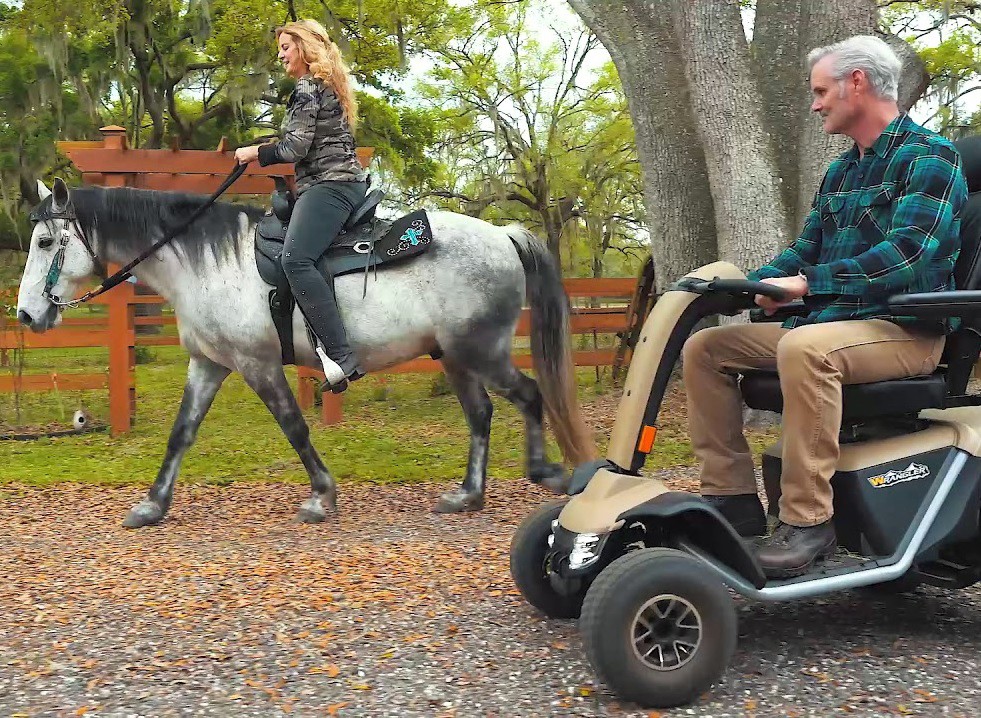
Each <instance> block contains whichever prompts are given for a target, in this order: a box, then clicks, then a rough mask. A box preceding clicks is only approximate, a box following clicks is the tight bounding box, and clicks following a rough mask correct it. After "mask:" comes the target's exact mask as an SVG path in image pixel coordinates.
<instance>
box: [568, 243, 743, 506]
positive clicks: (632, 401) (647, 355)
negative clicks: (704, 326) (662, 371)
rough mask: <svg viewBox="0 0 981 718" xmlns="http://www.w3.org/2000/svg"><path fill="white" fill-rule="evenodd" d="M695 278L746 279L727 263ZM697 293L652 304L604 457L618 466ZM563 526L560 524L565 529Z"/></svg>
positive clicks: (625, 462) (626, 461) (629, 453)
mask: <svg viewBox="0 0 981 718" xmlns="http://www.w3.org/2000/svg"><path fill="white" fill-rule="evenodd" d="M687 276H689V277H696V278H698V279H705V280H710V279H715V278H716V277H720V278H722V279H745V278H746V275H745V274H743V273H742V272H741V271H740V270H739V269H738V268H737V267H736V265H734V264H730V263H729V262H713V263H712V264H707V265H705V266H704V267H700V268H699V269H697V270H695V271H694V272H692V273H690V274H688V275H687ZM697 298H698V295H697V294H692V293H690V292H665V293H664V294H662V295H661V297H660V298H659V299H658V300H657V302H656V303H655V304H654V307H653V308H652V309H651V313H650V314H649V315H648V316H647V321H645V322H644V328H643V330H641V334H640V338H639V339H638V340H637V346H636V347H634V352H633V355H632V356H631V357H630V370H629V371H628V372H627V378H626V380H625V381H624V385H623V396H622V397H621V398H620V405H619V406H618V408H617V417H616V422H614V424H613V432H612V434H611V435H610V444H609V447H608V448H607V451H606V458H607V459H609V460H610V461H612V462H613V463H614V464H616V465H617V466H621V467H629V466H630V464H631V462H632V461H633V457H634V449H636V447H637V437H638V436H639V435H640V429H641V424H642V423H643V421H644V412H645V410H646V409H647V401H648V399H650V396H651V389H652V388H653V384H654V374H655V372H657V368H658V366H660V364H661V357H662V355H663V354H664V349H665V346H666V344H667V342H668V338H669V337H670V336H671V330H672V329H674V327H675V325H676V324H677V323H678V318H679V317H680V316H681V314H682V313H683V312H684V311H685V309H687V308H688V305H689V304H691V303H692V302H693V301H695V299H697ZM564 525H565V524H563V526H564Z"/></svg>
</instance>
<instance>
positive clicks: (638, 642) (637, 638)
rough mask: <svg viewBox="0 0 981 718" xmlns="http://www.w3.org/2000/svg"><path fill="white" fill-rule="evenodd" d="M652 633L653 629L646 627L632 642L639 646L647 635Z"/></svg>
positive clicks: (649, 635)
mask: <svg viewBox="0 0 981 718" xmlns="http://www.w3.org/2000/svg"><path fill="white" fill-rule="evenodd" d="M653 635H654V631H652V630H651V629H647V630H646V631H644V632H643V633H642V634H640V635H639V636H637V637H636V638H634V644H635V645H638V646H639V645H640V644H641V643H644V642H645V641H646V640H647V639H648V638H649V637H651V636H653Z"/></svg>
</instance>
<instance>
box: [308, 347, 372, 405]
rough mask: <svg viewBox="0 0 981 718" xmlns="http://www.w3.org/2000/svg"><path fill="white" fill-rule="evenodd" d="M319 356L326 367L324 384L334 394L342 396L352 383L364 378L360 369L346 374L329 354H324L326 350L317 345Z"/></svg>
mask: <svg viewBox="0 0 981 718" xmlns="http://www.w3.org/2000/svg"><path fill="white" fill-rule="evenodd" d="M317 355H318V356H319V357H320V361H321V363H322V364H323V365H324V384H325V385H326V387H327V388H329V389H330V391H331V393H332V394H340V393H341V392H343V391H344V390H346V389H347V387H348V386H349V385H350V384H351V382H353V381H357V380H358V379H360V378H361V377H363V376H364V372H363V371H361V369H359V368H355V369H354V371H352V372H351V373H350V374H345V373H344V370H343V369H341V367H340V365H339V364H338V363H337V362H335V361H334V360H333V359H331V358H330V357H329V356H327V353H326V352H324V348H323V347H322V346H320V344H317Z"/></svg>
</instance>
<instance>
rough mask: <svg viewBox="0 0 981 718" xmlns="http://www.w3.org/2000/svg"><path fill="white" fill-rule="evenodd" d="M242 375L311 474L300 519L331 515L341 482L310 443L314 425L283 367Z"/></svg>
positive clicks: (314, 519)
mask: <svg viewBox="0 0 981 718" xmlns="http://www.w3.org/2000/svg"><path fill="white" fill-rule="evenodd" d="M242 376H243V378H244V379H245V382H246V383H247V384H248V385H249V386H250V387H251V388H252V390H253V391H254V392H255V393H256V394H258V395H259V398H260V399H262V401H263V403H264V404H265V405H266V408H267V409H269V411H270V413H271V414H272V415H273V416H274V417H275V418H276V421H277V422H278V423H279V426H280V428H281V429H282V430H283V433H284V434H286V438H287V439H289V442H290V444H291V445H292V446H293V448H294V449H295V450H296V453H297V455H299V457H300V461H302V462H303V467H304V468H305V469H306V470H307V474H308V475H309V476H310V489H311V495H310V498H309V499H307V500H306V501H304V502H303V504H302V505H301V506H300V510H299V512H298V513H297V516H296V518H297V520H299V521H301V522H303V523H306V524H313V523H319V522H321V521H323V520H324V519H325V518H327V510H330V511H331V512H334V511H336V510H337V485H336V483H335V482H334V477H333V476H331V475H330V472H329V471H328V470H327V467H326V466H324V462H323V461H321V460H320V455H319V454H318V453H317V450H316V449H314V448H313V444H311V443H310V427H308V426H307V422H306V420H305V419H304V418H303V412H301V411H300V407H299V405H298V404H297V403H296V397H294V396H293V392H292V391H291V390H290V385H289V382H287V381H286V375H285V374H284V373H283V369H282V367H280V366H279V365H278V364H277V365H275V366H269V365H263V366H261V367H257V368H255V369H252V370H250V369H243V370H242Z"/></svg>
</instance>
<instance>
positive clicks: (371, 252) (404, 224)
mask: <svg viewBox="0 0 981 718" xmlns="http://www.w3.org/2000/svg"><path fill="white" fill-rule="evenodd" d="M273 179H274V181H275V182H276V190H275V191H274V192H273V193H272V207H271V208H270V209H269V210H267V211H266V214H265V215H264V216H263V218H262V219H261V220H260V221H259V223H258V224H257V225H256V230H255V262H256V268H257V269H258V270H259V276H260V277H262V280H263V281H264V282H265V283H266V284H268V285H269V286H270V287H272V289H271V290H270V292H269V311H270V313H271V314H272V318H273V322H274V323H275V325H276V331H277V332H278V333H279V340H280V345H281V346H282V348H283V364H294V363H295V362H296V357H295V352H294V347H293V309H294V308H295V306H296V300H295V299H294V297H293V292H292V290H291V289H290V285H289V282H288V281H287V279H286V273H285V272H284V271H283V265H282V262H281V257H282V254H283V243H284V241H285V239H286V230H287V228H288V227H289V221H290V216H291V215H292V213H293V206H294V204H295V203H296V199H295V198H294V197H293V194H292V192H290V190H289V188H288V187H287V185H286V181H285V180H284V179H283V178H282V177H274V178H273ZM384 198H385V193H384V192H382V191H381V190H380V189H374V190H371V191H370V192H368V194H367V195H366V196H365V198H364V201H363V202H362V203H361V204H360V205H359V206H358V207H356V208H355V209H354V211H353V212H352V213H351V216H350V217H349V218H348V220H347V221H346V222H345V223H344V227H343V229H342V230H341V233H340V234H339V235H338V236H337V239H335V240H334V242H333V243H332V244H331V246H330V247H329V248H328V249H327V251H326V252H325V253H324V254H323V256H321V257H320V259H319V260H318V261H317V269H318V270H319V271H320V273H321V274H323V276H324V278H325V279H326V280H327V281H328V282H332V281H333V280H334V278H335V277H339V276H341V275H343V274H350V273H353V272H364V273H365V291H367V281H368V272H369V271H372V270H374V271H376V272H377V271H378V269H379V268H384V267H385V266H386V265H391V264H395V263H397V262H400V261H404V260H406V259H409V258H410V257H415V256H418V255H419V254H421V253H422V252H424V251H425V250H426V249H427V248H428V247H429V245H430V243H431V242H432V239H433V233H432V229H431V228H430V226H429V219H428V217H427V216H426V212H425V210H417V211H415V212H410V213H409V214H406V215H403V216H402V217H400V218H398V219H396V220H384V219H380V218H378V217H376V216H375V210H376V209H377V208H378V204H379V203H380V202H381V201H382V200H383V199H384ZM307 332H308V333H310V336H311V341H314V340H315V337H314V336H313V334H312V332H310V328H309V326H308V327H307Z"/></svg>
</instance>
